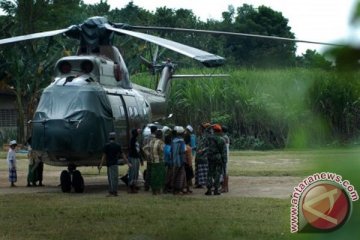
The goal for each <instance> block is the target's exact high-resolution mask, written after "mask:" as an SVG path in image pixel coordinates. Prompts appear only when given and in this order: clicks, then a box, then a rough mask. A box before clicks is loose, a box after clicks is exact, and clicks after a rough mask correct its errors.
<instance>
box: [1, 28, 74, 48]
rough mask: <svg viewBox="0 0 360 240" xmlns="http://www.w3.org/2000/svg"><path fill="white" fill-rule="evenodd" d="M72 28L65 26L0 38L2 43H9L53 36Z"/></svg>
mask: <svg viewBox="0 0 360 240" xmlns="http://www.w3.org/2000/svg"><path fill="white" fill-rule="evenodd" d="M70 29H71V27H69V28H65V29H59V30H53V31H47V32H40V33H32V34H27V35H22V36H17V37H10V38H4V39H1V40H0V45H1V44H7V43H15V42H20V41H26V40H31V39H36V38H43V37H51V36H55V35H59V34H62V33H65V32H67V31H69V30H70Z"/></svg>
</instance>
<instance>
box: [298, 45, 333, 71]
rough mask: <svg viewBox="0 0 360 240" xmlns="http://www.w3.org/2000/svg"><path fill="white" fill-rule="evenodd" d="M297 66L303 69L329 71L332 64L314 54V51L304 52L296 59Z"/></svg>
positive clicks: (316, 53)
mask: <svg viewBox="0 0 360 240" xmlns="http://www.w3.org/2000/svg"><path fill="white" fill-rule="evenodd" d="M297 66H299V67H305V68H319V69H323V70H330V69H331V68H332V62H330V61H328V60H326V58H325V57H324V56H323V55H321V54H319V53H318V52H316V50H310V49H308V50H306V52H305V53H303V54H302V56H301V57H297Z"/></svg>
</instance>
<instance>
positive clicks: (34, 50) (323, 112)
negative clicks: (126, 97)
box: [0, 0, 360, 150]
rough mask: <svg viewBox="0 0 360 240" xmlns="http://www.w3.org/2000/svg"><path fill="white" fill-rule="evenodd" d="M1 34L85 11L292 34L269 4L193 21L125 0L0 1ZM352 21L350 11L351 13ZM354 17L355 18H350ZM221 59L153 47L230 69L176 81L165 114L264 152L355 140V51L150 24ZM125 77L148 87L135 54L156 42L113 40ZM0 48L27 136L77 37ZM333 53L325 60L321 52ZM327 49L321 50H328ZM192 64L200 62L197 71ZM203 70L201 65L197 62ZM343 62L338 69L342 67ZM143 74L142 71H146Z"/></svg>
mask: <svg viewBox="0 0 360 240" xmlns="http://www.w3.org/2000/svg"><path fill="white" fill-rule="evenodd" d="M0 8H1V9H2V10H3V11H4V12H5V13H6V15H4V16H0V26H1V28H0V38H5V37H10V36H16V35H22V34H28V33H32V32H40V31H48V30H54V29H61V28H65V27H68V26H70V25H72V24H77V23H81V22H83V21H84V20H85V19H87V18H88V17H91V16H106V17H108V19H109V20H110V21H112V22H125V23H130V24H132V25H155V26H166V27H185V28H199V29H211V30H221V31H234V32H244V33H251V34H264V35H276V36H280V37H287V38H294V37H295V36H294V34H293V33H292V32H291V27H290V26H288V20H287V19H286V18H284V16H283V15H282V14H281V13H280V12H277V11H274V10H272V9H270V8H268V7H265V6H260V7H259V8H256V9H255V8H254V7H253V6H251V5H248V4H244V5H242V6H229V8H228V11H225V12H223V19H222V20H219V21H218V20H212V19H210V20H207V21H206V22H203V21H200V20H199V18H198V17H197V16H195V15H194V13H193V12H192V11H191V10H190V9H177V10H175V9H169V8H167V7H161V8H158V9H157V10H156V11H155V12H149V11H147V10H145V9H142V8H140V7H138V6H136V5H135V4H133V3H132V2H129V3H128V4H127V5H126V6H125V7H124V8H122V9H113V10H110V6H109V5H108V4H107V2H106V1H100V2H99V3H98V4H94V5H87V4H84V3H83V2H82V1H80V0H66V1H65V0H64V1H50V0H40V1H39V0H37V1H29V0H27V1H25V0H0ZM354 19H355V20H356V18H354ZM355 20H354V21H355ZM151 34H156V35H159V36H161V37H166V38H169V39H172V40H175V41H179V42H181V43H184V44H189V45H191V46H194V47H198V48H200V49H204V50H207V51H209V52H212V53H215V54H218V55H221V56H224V57H226V59H227V64H226V67H224V68H222V69H218V70H207V69H203V68H199V67H200V66H198V65H196V63H194V62H193V61H192V60H191V59H187V58H184V57H181V56H179V55H178V54H174V53H172V52H171V51H163V50H161V51H160V55H159V56H158V60H159V62H161V61H163V60H166V59H167V58H171V59H173V61H174V62H175V63H176V64H177V66H178V67H179V69H182V71H183V72H185V73H229V74H230V77H228V78H221V79H219V78H216V77H212V78H208V79H200V80H199V79H197V80H195V79H190V80H175V81H173V84H172V87H173V88H172V89H173V91H172V93H171V96H170V99H169V102H168V103H169V107H168V112H169V113H170V112H171V113H175V117H174V118H173V122H170V123H171V124H182V125H186V124H192V125H194V126H197V125H198V124H199V123H201V122H203V121H211V122H219V123H221V124H223V125H226V126H228V127H229V129H230V135H231V138H232V139H233V142H232V147H233V148H236V149H256V150H265V149H273V148H284V147H316V146H329V145H330V146H332V145H341V144H357V140H358V135H359V134H358V133H359V112H360V109H359V96H360V95H359V84H358V82H357V79H358V72H357V68H358V62H357V61H356V59H358V57H357V55H356V53H357V51H356V50H355V49H352V48H351V47H347V48H344V49H330V50H329V52H328V54H329V55H326V56H325V55H321V54H319V53H317V52H315V51H311V50H308V51H307V52H306V53H305V54H303V55H302V56H296V55H295V51H296V46H295V43H293V42H281V41H269V40H264V39H257V38H242V37H234V36H222V35H220V36H214V35H208V34H195V33H178V32H151ZM114 45H116V46H117V47H119V49H120V50H121V52H122V54H123V56H124V58H125V61H126V62H127V64H128V68H129V70H130V72H131V73H132V80H133V81H135V82H139V83H142V84H145V85H147V86H152V87H154V86H155V81H156V80H155V77H150V78H149V77H145V76H144V74H142V73H144V72H147V71H148V69H147V68H146V66H144V65H141V61H140V56H141V55H142V56H145V57H146V58H152V52H153V50H154V48H153V47H152V46H150V45H149V44H147V43H144V42H143V41H138V40H134V39H133V38H130V37H121V38H116V39H115V41H114ZM15 46H16V47H15V48H12V47H11V48H10V47H6V46H4V47H3V46H2V47H1V48H0V83H1V84H0V87H1V88H2V89H5V90H8V91H12V92H13V93H14V94H15V95H16V97H17V101H16V103H17V107H18V110H19V111H18V126H19V128H18V131H17V138H18V140H19V141H20V142H24V139H25V138H26V135H27V132H28V131H29V129H24V127H23V126H24V125H23V124H22V123H24V122H26V120H27V119H28V118H31V116H32V115H33V112H34V110H35V108H36V105H37V102H38V99H39V96H40V93H41V90H42V89H43V88H44V87H45V86H47V85H48V84H49V82H50V81H51V75H52V71H53V70H52V68H53V65H54V63H55V61H56V60H57V59H59V58H60V57H62V56H65V55H69V54H73V53H75V51H76V47H77V43H76V41H74V40H70V39H66V38H62V37H53V38H48V39H42V40H36V41H28V42H21V43H16V44H15ZM329 56H331V57H332V58H331V59H332V61H329V60H327V59H329V58H328V57H329ZM325 57H326V58H325ZM194 66H197V67H196V69H194ZM199 69H200V70H199ZM339 70H341V71H339ZM147 76H148V75H147Z"/></svg>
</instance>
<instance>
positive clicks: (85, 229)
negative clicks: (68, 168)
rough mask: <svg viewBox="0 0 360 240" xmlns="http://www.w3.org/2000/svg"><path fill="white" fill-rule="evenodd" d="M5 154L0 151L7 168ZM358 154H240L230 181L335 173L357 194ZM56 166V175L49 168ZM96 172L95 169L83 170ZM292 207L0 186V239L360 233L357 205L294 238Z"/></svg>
mask: <svg viewBox="0 0 360 240" xmlns="http://www.w3.org/2000/svg"><path fill="white" fill-rule="evenodd" d="M3 156H4V155H3V153H0V159H1V161H2V162H3V163H5V161H3V160H4V159H3ZM18 156H19V164H20V167H25V166H26V162H27V161H26V160H25V158H24V156H20V155H18ZM359 156H360V149H335V150H333V149H323V150H304V151H295V150H287V151H268V152H256V151H236V152H232V153H231V159H230V165H229V168H230V175H231V176H244V175H246V176H264V175H267V176H284V175H289V176H300V177H302V176H304V177H305V176H307V175H308V174H313V173H316V172H321V171H331V172H335V173H338V174H341V175H342V176H343V178H344V179H348V180H349V181H350V182H351V184H353V185H354V186H355V188H356V190H357V191H358V192H359V189H360V178H359V177H358V176H359V175H358V173H359V169H360V163H359ZM5 165H6V164H1V166H0V170H1V174H6V171H4V170H5V169H6V166H5ZM55 169H56V171H59V168H55V167H50V166H46V167H45V170H46V171H55ZM85 169H87V170H85ZM120 169H121V171H124V168H120ZM82 171H83V170H82ZM95 172H96V169H93V168H84V171H83V173H84V174H90V175H91V174H94V173H95ZM105 172H106V171H103V172H102V175H104V174H105ZM294 187H295V186H294ZM289 207H290V199H272V198H250V197H249V198H246V197H229V196H227V197H225V196H221V197H205V196H203V195H192V196H173V195H161V196H152V195H151V194H147V193H141V194H138V195H129V194H126V193H124V192H123V191H121V193H120V196H119V197H118V198H106V197H104V194H102V193H100V194H99V193H92V192H89V193H84V194H63V193H61V192H58V193H36V194H35V193H34V194H24V193H22V194H1V188H0V227H1V228H0V239H175V240H176V239H210V240H211V239H346V238H345V237H346V236H348V237H350V236H351V237H354V236H358V235H359V229H358V226H359V224H360V219H359V216H360V206H359V201H358V202H354V203H353V207H354V208H353V213H352V217H351V218H350V220H349V222H348V223H346V224H345V225H344V226H343V227H342V228H341V229H339V230H337V231H335V232H333V233H327V234H290V230H289V229H290V226H289V221H290V219H289Z"/></svg>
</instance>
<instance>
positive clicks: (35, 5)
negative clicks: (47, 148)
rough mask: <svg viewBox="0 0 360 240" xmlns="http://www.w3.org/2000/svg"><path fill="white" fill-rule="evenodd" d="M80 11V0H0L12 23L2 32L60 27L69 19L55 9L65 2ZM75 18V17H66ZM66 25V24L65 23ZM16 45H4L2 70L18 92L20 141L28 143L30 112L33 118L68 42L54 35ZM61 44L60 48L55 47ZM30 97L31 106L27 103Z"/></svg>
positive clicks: (27, 32)
mask: <svg viewBox="0 0 360 240" xmlns="http://www.w3.org/2000/svg"><path fill="white" fill-rule="evenodd" d="M61 3H62V4H67V5H66V6H67V7H72V6H73V8H71V9H72V10H73V11H76V10H77V9H78V8H76V7H75V6H78V4H79V1H78V0H76V1H74V0H67V1H49V0H47V1H46V0H40V1H39V0H37V1H28V0H17V1H8V0H3V1H1V2H0V7H1V8H2V9H3V10H4V11H5V12H6V13H7V14H8V15H7V16H6V17H5V18H6V19H7V20H8V22H10V23H12V24H11V26H10V27H6V28H4V29H3V31H2V33H1V34H2V35H3V36H6V37H11V36H17V35H24V34H29V33H33V32H41V31H47V30H53V29H58V28H59V27H58V25H56V24H62V23H64V22H65V21H66V20H63V21H60V20H59V21H56V17H58V16H60V15H61V13H60V12H58V13H57V15H56V16H54V14H53V11H54V10H55V9H56V10H57V11H59V9H64V8H63V7H64V6H62V5H61ZM64 19H71V17H68V18H64ZM62 27H63V26H62ZM15 44H16V48H3V49H2V56H1V63H2V65H3V66H2V69H1V70H2V73H1V74H0V75H4V74H5V75H6V80H7V81H6V85H7V86H8V87H9V88H10V89H12V90H13V92H14V94H15V95H16V104H17V108H18V136H17V138H18V141H19V142H25V137H26V132H25V129H24V123H25V116H26V114H27V115H28V117H29V118H30V117H31V116H32V113H33V112H34V109H35V107H36V99H37V98H38V97H39V93H40V89H41V88H42V87H44V86H45V85H47V84H48V83H49V82H50V72H51V70H52V69H51V68H50V67H51V66H52V65H53V64H54V61H56V60H57V59H58V58H59V57H60V56H61V54H62V51H59V49H60V50H63V49H66V45H64V44H62V41H61V40H60V41H55V40H54V39H53V38H48V39H43V40H35V41H26V42H18V43H15ZM53 46H57V48H53ZM23 100H26V102H27V103H28V105H26V104H25V103H24V101H23Z"/></svg>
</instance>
